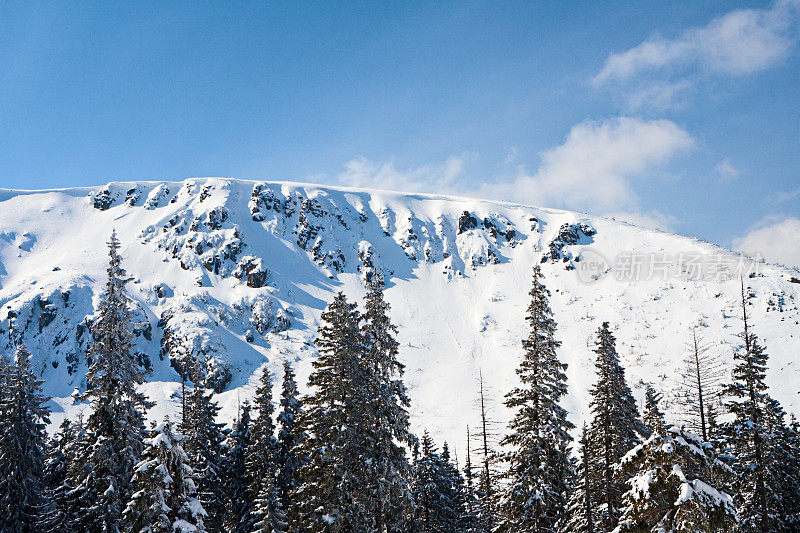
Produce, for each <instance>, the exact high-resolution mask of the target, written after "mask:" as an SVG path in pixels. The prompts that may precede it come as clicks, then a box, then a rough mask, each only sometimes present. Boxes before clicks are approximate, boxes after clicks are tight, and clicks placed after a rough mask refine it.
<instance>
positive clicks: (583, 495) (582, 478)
mask: <svg viewBox="0 0 800 533" xmlns="http://www.w3.org/2000/svg"><path fill="white" fill-rule="evenodd" d="M577 452H578V459H579V462H578V466H577V468H576V476H575V478H574V479H575V481H574V484H573V486H572V490H571V491H570V496H569V502H568V505H567V516H566V517H565V518H564V520H563V522H562V523H561V524H560V525H559V528H558V529H559V531H560V532H561V533H594V531H595V515H594V509H593V505H594V503H593V501H592V490H591V486H592V484H591V479H590V472H589V467H590V465H591V458H590V457H589V441H588V440H587V429H586V424H585V423H584V424H583V429H582V430H581V438H580V440H579V441H578V450H577Z"/></svg>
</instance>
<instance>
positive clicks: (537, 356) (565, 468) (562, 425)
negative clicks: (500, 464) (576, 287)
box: [500, 265, 574, 533]
mask: <svg viewBox="0 0 800 533" xmlns="http://www.w3.org/2000/svg"><path fill="white" fill-rule="evenodd" d="M528 294H529V295H530V297H531V302H530V304H529V305H528V314H527V316H526V320H527V322H528V326H529V328H530V333H529V335H528V338H526V339H524V340H523V341H522V348H523V350H524V356H523V359H522V362H521V363H520V366H519V368H518V369H517V375H518V376H519V379H520V382H521V383H522V386H521V387H517V388H515V389H513V390H512V391H511V392H509V393H508V394H507V395H506V400H505V405H506V407H508V408H509V409H513V410H515V411H516V412H515V414H514V418H513V419H512V421H511V423H510V424H509V430H510V433H509V434H508V435H507V436H506V437H505V438H504V439H503V440H502V441H501V444H502V445H505V446H508V447H509V448H510V450H509V451H508V452H506V453H505V455H504V459H505V461H506V462H507V463H508V467H509V468H508V473H507V477H508V487H507V489H506V490H505V493H504V494H503V497H502V503H501V507H502V514H503V518H502V523H501V528H500V530H501V531H519V532H527V531H530V532H537V533H539V532H551V531H554V530H555V526H556V524H557V523H558V522H559V521H560V520H562V519H563V515H564V513H565V509H566V503H567V491H568V488H569V483H570V481H571V480H572V477H573V476H574V472H573V469H572V463H571V460H570V457H569V452H568V447H569V443H570V442H571V441H572V437H571V436H570V434H569V431H570V430H571V429H572V428H573V427H574V426H573V425H572V423H570V422H569V421H568V420H567V411H566V410H565V409H564V408H563V407H561V405H560V404H559V402H560V401H561V399H562V398H563V397H564V395H566V394H567V376H566V374H565V373H564V372H565V371H566V369H567V365H566V364H563V363H561V362H560V361H559V359H558V354H557V353H556V351H557V350H558V348H559V346H561V343H560V342H559V341H557V340H556V339H555V330H556V322H555V320H553V313H552V311H551V310H550V304H549V302H548V298H549V296H550V291H549V290H548V289H547V287H545V286H544V283H543V275H542V270H541V267H540V266H538V265H537V266H535V267H534V268H533V286H532V287H531V290H530V292H529V293H528Z"/></svg>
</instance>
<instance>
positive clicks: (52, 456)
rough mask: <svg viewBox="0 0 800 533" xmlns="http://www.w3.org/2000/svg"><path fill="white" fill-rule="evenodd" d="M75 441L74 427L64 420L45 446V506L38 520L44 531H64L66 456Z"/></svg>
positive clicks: (69, 460)
mask: <svg viewBox="0 0 800 533" xmlns="http://www.w3.org/2000/svg"><path fill="white" fill-rule="evenodd" d="M74 440H75V427H74V426H73V424H72V422H71V421H70V420H69V419H68V418H65V419H64V421H63V422H61V426H60V427H59V430H58V432H57V433H56V434H55V435H53V437H52V438H51V439H50V442H49V443H48V446H47V460H46V462H45V466H44V476H43V482H44V486H45V492H46V495H47V496H46V498H45V499H46V500H47V504H46V506H45V508H44V509H43V513H42V519H41V520H40V522H39V523H40V526H41V529H42V530H44V531H61V530H66V525H65V523H66V521H65V520H64V519H63V514H62V508H63V507H64V505H65V503H66V491H67V486H66V485H65V483H64V482H65V481H66V479H67V471H68V470H69V467H70V464H71V462H72V460H71V457H70V456H69V455H68V450H69V446H70V444H71V443H72V442H74Z"/></svg>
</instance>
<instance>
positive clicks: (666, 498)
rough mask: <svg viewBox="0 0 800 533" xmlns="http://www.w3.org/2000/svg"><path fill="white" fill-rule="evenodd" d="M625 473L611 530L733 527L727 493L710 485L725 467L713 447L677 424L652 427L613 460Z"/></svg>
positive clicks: (715, 529) (620, 532)
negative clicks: (646, 435) (619, 510)
mask: <svg viewBox="0 0 800 533" xmlns="http://www.w3.org/2000/svg"><path fill="white" fill-rule="evenodd" d="M617 468H618V470H619V471H620V473H621V474H622V476H623V477H629V478H630V479H629V487H630V488H629V490H628V491H627V492H626V493H625V495H624V496H623V508H622V515H621V517H620V520H619V526H618V527H617V529H615V530H614V531H615V533H634V532H640V531H670V532H687V533H689V532H698V531H703V532H709V533H713V532H718V531H719V532H723V531H725V532H726V531H731V530H732V529H733V528H734V525H735V523H736V513H735V508H734V505H733V500H732V499H731V497H730V496H729V495H728V494H726V493H725V492H722V491H721V490H719V489H718V488H716V487H714V486H712V484H713V481H712V479H719V478H721V477H722V476H723V475H724V473H725V472H724V471H725V470H726V469H727V468H728V467H727V466H726V465H725V464H724V463H723V462H722V461H720V460H719V459H718V458H717V457H716V454H715V453H714V447H713V446H712V445H711V444H709V443H707V442H703V441H702V440H701V439H700V437H698V436H696V435H694V434H692V433H688V432H685V431H684V430H682V429H679V428H670V429H668V430H666V431H665V432H662V433H659V432H657V431H654V432H653V434H652V435H651V436H650V438H648V439H647V440H646V441H645V442H643V443H642V444H639V445H638V446H636V447H635V448H634V449H633V450H631V451H630V452H628V453H627V454H626V455H625V456H624V457H623V458H622V459H621V461H620V463H619V465H617Z"/></svg>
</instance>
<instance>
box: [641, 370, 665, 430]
mask: <svg viewBox="0 0 800 533" xmlns="http://www.w3.org/2000/svg"><path fill="white" fill-rule="evenodd" d="M660 401H661V394H659V393H658V392H656V390H655V389H654V388H653V386H652V385H650V384H649V383H648V384H647V385H646V386H645V389H644V412H643V413H642V422H643V423H644V427H646V428H647V432H648V435H652V434H653V433H656V434H659V435H663V434H664V432H665V431H666V429H667V426H666V423H665V422H664V414H663V413H662V412H661V409H659V408H658V403H659V402H660Z"/></svg>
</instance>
